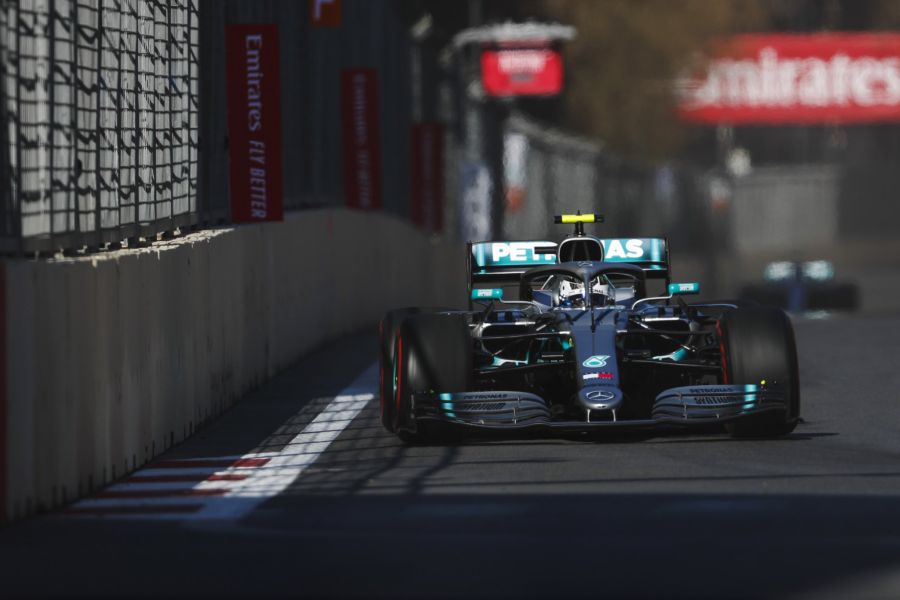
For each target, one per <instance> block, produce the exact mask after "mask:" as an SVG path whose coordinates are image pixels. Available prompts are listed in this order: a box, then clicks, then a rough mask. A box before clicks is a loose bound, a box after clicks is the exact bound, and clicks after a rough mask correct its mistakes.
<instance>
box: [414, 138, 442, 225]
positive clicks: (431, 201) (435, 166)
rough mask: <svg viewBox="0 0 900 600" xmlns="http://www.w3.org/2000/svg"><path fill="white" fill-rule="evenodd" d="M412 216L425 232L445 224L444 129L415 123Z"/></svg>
mask: <svg viewBox="0 0 900 600" xmlns="http://www.w3.org/2000/svg"><path fill="white" fill-rule="evenodd" d="M412 163H413V164H412V199H413V205H412V218H413V222H414V223H415V224H416V225H418V226H419V227H421V228H423V229H425V230H426V231H431V232H435V233H438V232H440V231H441V230H442V229H443V227H444V128H443V126H442V125H440V124H438V123H416V124H414V125H413V128H412Z"/></svg>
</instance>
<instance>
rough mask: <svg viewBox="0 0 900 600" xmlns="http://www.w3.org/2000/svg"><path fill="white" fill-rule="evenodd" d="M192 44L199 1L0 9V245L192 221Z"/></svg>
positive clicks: (94, 238)
mask: <svg viewBox="0 0 900 600" xmlns="http://www.w3.org/2000/svg"><path fill="white" fill-rule="evenodd" d="M198 44H199V31H198V9H197V0H146V1H138V0H130V1H129V0H123V1H121V2H118V1H113V0H51V1H49V2H46V1H39V0H16V1H10V2H4V3H3V8H2V10H0V63H2V65H3V69H4V70H3V74H2V80H0V93H2V107H0V108H2V112H3V121H4V123H5V125H6V127H3V128H2V129H0V168H2V169H3V170H4V171H5V173H4V174H3V175H4V177H3V179H4V183H5V189H4V190H3V193H2V196H0V244H2V247H0V249H2V250H3V251H5V252H7V253H9V252H29V253H30V252H51V251H55V250H58V249H75V248H79V247H83V246H88V247H97V246H100V245H102V244H104V243H107V242H119V241H121V240H124V239H127V238H137V237H139V236H140V237H145V236H147V237H149V236H150V235H152V234H156V233H159V232H164V231H171V230H174V229H176V228H178V227H183V226H185V225H188V224H191V223H193V222H194V221H195V219H196V209H197V164H198V163H197V161H198V147H199V135H198V132H199V130H198V124H199V121H198V116H197V113H198V80H199V66H198Z"/></svg>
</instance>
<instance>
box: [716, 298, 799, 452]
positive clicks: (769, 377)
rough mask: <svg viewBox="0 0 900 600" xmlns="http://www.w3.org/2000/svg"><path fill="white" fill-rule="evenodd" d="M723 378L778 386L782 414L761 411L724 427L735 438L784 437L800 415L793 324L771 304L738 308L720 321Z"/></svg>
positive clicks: (728, 380) (734, 382) (729, 381)
mask: <svg viewBox="0 0 900 600" xmlns="http://www.w3.org/2000/svg"><path fill="white" fill-rule="evenodd" d="M719 343H720V349H721V353H722V363H723V365H722V368H723V375H724V381H725V382H726V383H731V384H759V383H760V382H762V381H765V382H767V383H769V384H773V383H777V384H780V385H781V387H782V389H783V390H784V393H785V394H786V395H787V404H788V410H787V411H786V412H770V413H763V414H759V415H756V416H752V417H746V418H743V419H739V420H736V421H733V422H731V423H729V424H728V425H727V429H728V431H729V432H730V433H731V434H732V435H734V436H735V437H775V436H781V435H787V434H788V433H790V432H791V431H793V430H794V428H795V427H796V426H797V422H798V421H799V418H800V378H799V375H798V370H797V346H796V342H795V340H794V328H793V326H792V325H791V321H790V319H789V318H788V316H787V315H786V314H785V313H784V311H782V310H779V309H776V308H739V309H737V310H733V311H729V312H727V313H725V315H724V316H723V317H722V319H721V320H720V321H719Z"/></svg>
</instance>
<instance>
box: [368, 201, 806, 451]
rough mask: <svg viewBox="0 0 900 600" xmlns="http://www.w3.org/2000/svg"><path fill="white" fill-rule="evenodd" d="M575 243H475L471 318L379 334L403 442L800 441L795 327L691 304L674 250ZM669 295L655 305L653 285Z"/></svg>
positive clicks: (774, 315) (389, 320)
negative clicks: (670, 433) (676, 436)
mask: <svg viewBox="0 0 900 600" xmlns="http://www.w3.org/2000/svg"><path fill="white" fill-rule="evenodd" d="M602 219H603V218H602V216H599V215H581V214H578V215H562V216H558V217H556V222H557V223H564V224H565V223H568V224H574V226H575V232H574V235H571V236H569V237H566V238H565V239H564V240H562V241H561V242H560V243H558V244H556V243H553V242H548V241H527V242H483V243H475V244H471V243H470V244H468V252H467V254H468V265H469V293H470V294H469V295H470V298H471V300H470V306H469V310H467V311H459V310H441V309H426V308H404V309H399V310H393V311H390V312H389V313H388V314H387V315H386V316H385V317H384V319H383V321H382V322H381V328H380V330H381V340H380V365H381V416H382V422H383V423H384V426H385V427H386V428H387V429H388V430H390V431H393V432H395V433H397V434H398V435H399V436H400V437H401V438H402V439H404V440H405V441H409V442H427V441H443V440H448V439H452V438H454V437H457V436H458V435H459V434H460V433H461V432H463V431H465V430H467V429H468V430H483V431H489V430H510V429H518V430H522V429H543V430H547V431H554V430H556V431H567V432H584V431H592V430H600V429H610V428H644V427H656V426H661V425H682V426H693V425H709V424H715V423H721V424H723V425H724V426H725V427H726V428H727V429H728V431H730V432H731V433H732V434H733V435H735V436H752V437H770V436H781V435H785V434H787V433H790V432H791V431H792V430H793V429H794V427H795V426H796V425H797V422H798V420H799V415H800V393H799V381H798V374H797V353H796V346H795V342H794V332H793V328H792V326H791V322H790V320H789V319H788V317H787V316H786V315H785V313H784V312H783V311H781V310H779V309H774V308H762V307H758V306H744V305H740V304H738V303H735V302H718V303H704V304H688V303H686V302H685V301H684V299H683V296H685V295H691V294H697V293H698V292H699V284H696V283H672V282H671V281H670V276H669V256H668V245H667V243H666V240H665V239H655V238H635V239H599V238H596V237H593V236H589V235H586V234H585V232H584V224H585V223H594V222H602ZM660 283H661V284H662V286H663V287H664V290H665V291H664V293H661V294H659V295H656V296H653V295H650V294H649V293H648V287H649V286H651V285H655V286H657V287H660Z"/></svg>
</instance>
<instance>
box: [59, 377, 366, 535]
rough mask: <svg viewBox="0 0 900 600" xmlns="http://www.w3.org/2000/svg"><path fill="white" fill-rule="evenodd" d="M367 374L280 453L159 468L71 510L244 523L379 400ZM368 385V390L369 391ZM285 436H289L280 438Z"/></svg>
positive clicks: (166, 463)
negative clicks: (245, 517) (374, 401)
mask: <svg viewBox="0 0 900 600" xmlns="http://www.w3.org/2000/svg"><path fill="white" fill-rule="evenodd" d="M374 370H375V373H374V375H373V368H369V369H367V370H366V371H365V372H364V373H363V374H362V375H360V376H359V377H358V378H357V379H356V380H355V381H354V382H353V383H352V384H350V385H349V386H348V387H347V388H345V389H344V390H343V391H342V393H341V394H340V395H338V396H335V397H334V398H333V399H331V401H330V402H329V403H328V405H327V406H326V407H325V409H324V410H322V412H320V413H319V414H318V415H317V416H316V417H315V418H314V419H313V420H312V421H311V422H310V423H308V424H307V425H305V426H304V427H303V429H302V430H301V431H300V432H299V433H297V435H295V436H294V437H293V438H292V439H291V440H290V441H289V442H288V443H287V444H286V445H285V446H284V448H283V449H282V450H281V451H279V452H256V453H250V454H244V455H240V456H213V457H202V458H190V459H182V460H160V461H157V462H155V463H152V464H150V465H148V467H147V468H144V469H141V470H139V471H137V472H135V473H133V474H132V475H131V476H130V477H129V478H128V479H126V480H125V481H123V482H121V483H117V484H114V485H111V486H109V487H107V488H105V489H104V490H102V491H101V492H99V493H97V494H95V495H94V496H92V497H89V498H86V499H84V500H81V501H79V502H77V503H75V504H74V505H72V506H71V507H70V508H69V509H68V510H66V512H65V515H66V516H77V517H79V518H84V517H93V518H103V519H107V518H112V519H140V520H144V519H163V520H215V519H218V520H237V519H240V518H241V517H243V516H245V515H247V514H248V513H250V512H251V511H253V510H254V509H255V508H256V507H257V506H259V505H260V504H262V503H263V502H265V501H266V500H268V499H270V498H273V497H275V496H277V495H278V494H280V493H281V492H283V491H284V490H285V489H287V488H288V486H290V485H291V484H292V483H293V482H294V481H296V479H297V478H298V477H299V476H300V474H301V473H303V471H304V470H305V469H306V468H307V467H308V466H310V465H311V464H313V463H314V462H315V461H316V460H317V459H318V458H319V457H320V456H321V455H322V454H323V453H324V452H325V451H326V450H327V449H328V447H329V446H330V445H331V443H332V442H334V440H336V439H337V438H338V436H339V435H340V434H341V433H342V432H343V431H344V429H346V427H347V426H348V425H349V424H350V423H351V422H352V421H353V420H354V419H355V418H356V417H357V416H358V415H359V413H360V412H361V411H362V409H363V408H364V407H365V406H366V404H368V403H369V402H370V401H371V400H373V399H374V398H375V394H372V393H353V392H359V391H361V390H362V389H372V388H374V387H375V385H374V384H372V381H373V377H374V381H377V367H375V368H374ZM367 384H368V385H367ZM279 431H284V429H282V430H279Z"/></svg>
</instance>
